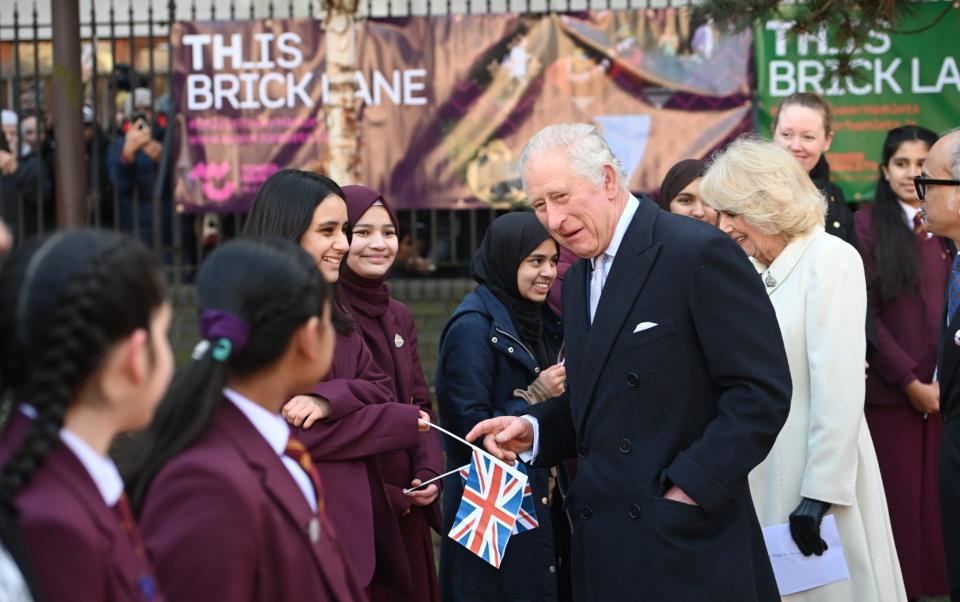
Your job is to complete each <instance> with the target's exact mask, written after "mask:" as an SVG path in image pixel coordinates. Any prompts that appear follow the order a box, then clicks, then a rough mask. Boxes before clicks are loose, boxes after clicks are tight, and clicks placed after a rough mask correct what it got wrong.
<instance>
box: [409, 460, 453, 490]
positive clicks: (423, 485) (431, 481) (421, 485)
mask: <svg viewBox="0 0 960 602" xmlns="http://www.w3.org/2000/svg"><path fill="white" fill-rule="evenodd" d="M467 466H469V464H467ZM462 469H463V466H461V467H460V468H454V469H453V470H450V471H447V472H445V473H443V474H442V475H440V476H438V477H433V478H432V479H428V480H426V481H424V482H423V483H420V484H419V485H417V486H416V487H411V488H410V489H404V490H403V492H404V493H410V492H411V491H416V490H417V489H420V488H421V487H426V486H427V485H429V484H430V483H433V482H434V481H439V480H440V479H442V478H443V477H449V476H450V475H452V474H453V473H455V472H459V471H460V470H462Z"/></svg>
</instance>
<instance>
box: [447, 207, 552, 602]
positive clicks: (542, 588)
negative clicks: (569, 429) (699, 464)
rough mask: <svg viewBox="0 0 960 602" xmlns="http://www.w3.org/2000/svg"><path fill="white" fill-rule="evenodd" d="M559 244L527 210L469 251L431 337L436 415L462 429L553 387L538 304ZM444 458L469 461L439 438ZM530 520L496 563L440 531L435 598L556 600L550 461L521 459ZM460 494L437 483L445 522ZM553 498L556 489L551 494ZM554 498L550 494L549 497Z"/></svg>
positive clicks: (456, 486)
mask: <svg viewBox="0 0 960 602" xmlns="http://www.w3.org/2000/svg"><path fill="white" fill-rule="evenodd" d="M558 254H559V248H558V246H557V243H556V241H555V240H553V239H552V238H551V237H550V235H549V234H548V233H547V231H546V230H545V229H544V228H543V226H542V225H540V222H539V221H538V220H537V218H536V217H535V216H534V215H533V214H532V213H509V214H507V215H504V216H501V217H499V218H497V220H495V221H494V222H493V224H492V225H491V226H490V229H489V230H488V231H487V234H486V236H485V237H484V239H483V242H482V243H481V245H480V248H479V249H477V251H476V253H474V256H473V262H472V265H471V272H472V274H473V277H474V279H475V280H476V281H477V282H478V283H479V286H478V287H477V289H476V290H475V291H474V292H472V293H470V294H468V295H467V296H466V297H464V299H463V302H462V303H461V304H460V306H459V307H458V308H457V309H456V310H455V311H454V313H453V316H452V317H451V318H450V321H449V322H448V323H447V325H446V327H445V328H444V331H443V334H442V335H441V337H440V357H439V360H438V364H437V377H436V381H435V382H436V389H437V402H438V406H439V409H440V416H441V419H442V422H443V425H444V426H445V427H446V428H447V429H449V430H450V431H452V432H454V433H456V434H458V435H460V436H463V435H464V434H466V433H467V432H468V431H469V430H470V429H471V427H473V425H475V424H476V423H477V422H479V421H481V420H484V419H486V418H492V417H494V416H504V415H518V414H522V413H524V412H526V411H527V406H528V405H529V404H531V403H539V402H540V401H543V400H545V399H548V398H551V397H554V396H557V395H561V394H563V391H564V381H565V379H566V372H565V369H564V367H563V365H562V362H559V361H558V359H559V357H558V356H559V354H560V352H561V344H560V332H561V330H560V324H559V320H558V319H557V317H556V316H555V315H554V314H553V313H552V312H551V311H550V309H549V307H548V306H547V304H546V299H547V293H548V292H549V290H550V285H552V284H553V281H554V280H555V278H556V273H557V269H556V266H557V258H558ZM444 447H445V451H446V452H447V468H448V469H453V468H457V467H459V466H463V465H464V464H467V463H469V462H470V449H469V448H467V447H466V446H464V445H462V444H460V443H457V442H456V441H453V440H452V439H449V438H446V439H445V440H444ZM527 473H528V475H529V477H530V484H531V486H532V489H533V500H534V503H535V509H536V514H537V520H538V522H539V527H538V528H535V529H532V530H529V531H524V532H521V533H517V534H514V535H513V536H512V537H511V538H510V541H509V545H508V546H507V550H506V553H505V555H504V557H503V562H502V564H501V565H500V568H499V570H498V569H496V568H494V567H493V566H491V565H489V564H487V563H486V562H485V561H484V560H482V559H481V558H479V557H477V556H475V555H474V554H473V553H472V552H470V551H469V550H467V549H466V548H464V547H462V546H461V545H460V544H458V543H457V542H456V541H454V540H452V539H450V538H448V537H445V538H444V539H443V541H442V543H441V545H440V590H441V597H442V598H443V599H444V600H461V599H466V598H470V599H482V600H530V601H554V600H558V599H559V597H558V586H557V578H558V571H559V570H560V569H561V567H560V566H559V563H558V558H557V555H556V553H555V545H554V534H553V521H552V520H551V507H550V505H551V501H553V496H552V495H551V489H552V487H551V485H552V479H551V471H550V469H533V468H528V469H527ZM462 496H463V485H462V483H461V480H460V477H459V476H455V477H451V478H448V480H447V481H446V483H445V484H444V488H443V516H444V527H445V531H444V532H448V531H449V530H450V528H451V527H452V524H453V521H454V519H455V517H456V514H457V507H458V506H459V504H460V500H461V498H462ZM556 497H557V498H559V496H556ZM556 501H557V502H558V503H559V500H556Z"/></svg>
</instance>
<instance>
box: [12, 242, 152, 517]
mask: <svg viewBox="0 0 960 602" xmlns="http://www.w3.org/2000/svg"><path fill="white" fill-rule="evenodd" d="M166 297H167V290H166V285H165V282H164V279H163V275H162V272H161V270H160V265H159V263H158V261H157V260H156V258H155V257H154V256H153V255H152V254H151V253H150V252H149V251H148V250H147V249H146V247H144V246H143V245H142V244H141V243H140V242H139V241H136V240H134V239H132V238H128V237H125V236H121V235H118V234H113V233H108V232H104V231H95V230H87V229H78V230H71V231H66V232H58V233H56V234H53V235H52V236H49V237H46V238H42V239H39V240H36V241H34V242H32V243H30V244H28V245H26V246H25V247H23V248H22V249H20V250H18V251H15V252H14V253H12V254H11V255H10V256H8V257H7V258H6V261H5V263H4V265H3V268H2V272H0V345H2V354H0V357H2V359H0V390H2V394H3V397H4V398H6V399H7V400H9V401H11V402H14V401H16V402H20V401H23V402H28V403H29V404H30V405H31V406H32V407H33V408H34V410H35V411H36V417H35V419H34V420H33V421H32V422H31V424H30V427H29V429H28V431H27V434H26V437H25V439H24V440H23V442H22V444H21V445H20V446H19V447H18V448H17V449H16V451H15V452H14V453H13V455H12V456H11V458H10V460H9V461H8V462H7V463H6V465H5V466H4V467H3V469H2V470H0V499H3V500H4V501H6V502H9V501H12V500H13V498H14V496H16V494H17V492H18V491H20V489H22V488H23V487H24V486H25V485H26V484H27V483H28V482H29V481H30V478H31V477H32V476H33V474H34V473H35V472H36V471H37V470H38V469H39V468H40V467H41V466H42V465H43V463H44V462H45V461H46V458H47V456H48V455H49V454H50V452H51V451H52V450H53V448H54V446H55V445H56V443H57V440H58V438H59V433H60V429H61V427H62V426H63V419H64V414H65V413H66V410H67V408H68V406H69V405H70V403H71V401H72V399H73V398H74V396H75V395H76V394H77V393H78V391H79V390H80V388H81V387H82V386H83V384H84V382H85V381H86V380H87V379H88V378H89V377H90V375H92V374H94V373H95V372H96V371H97V370H98V368H99V367H100V366H101V364H102V363H103V361H104V360H105V358H106V356H107V354H108V353H109V350H110V347H111V345H112V344H114V343H115V342H117V341H119V340H122V339H123V338H124V337H126V336H128V335H130V334H131V333H132V332H134V331H135V330H137V329H141V328H143V329H146V330H147V331H148V332H149V329H150V320H151V316H152V315H153V313H154V311H155V310H156V309H157V308H159V307H160V306H161V305H162V304H163V303H164V301H165V300H166Z"/></svg>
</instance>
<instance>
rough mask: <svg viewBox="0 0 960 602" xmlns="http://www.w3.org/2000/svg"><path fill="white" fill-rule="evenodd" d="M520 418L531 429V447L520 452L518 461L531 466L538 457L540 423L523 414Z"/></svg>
mask: <svg viewBox="0 0 960 602" xmlns="http://www.w3.org/2000/svg"><path fill="white" fill-rule="evenodd" d="M520 418H523V419H524V420H526V421H527V422H529V423H530V426H532V427H533V447H531V448H530V449H529V450H527V451H524V452H520V454H519V456H520V459H521V460H523V461H524V462H525V463H527V464H532V463H533V462H534V461H535V460H536V459H537V456H539V455H540V421H539V420H537V419H536V418H534V417H533V416H531V415H529V414H524V415H523V416H521V417H520Z"/></svg>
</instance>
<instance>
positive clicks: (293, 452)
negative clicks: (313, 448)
mask: <svg viewBox="0 0 960 602" xmlns="http://www.w3.org/2000/svg"><path fill="white" fill-rule="evenodd" d="M283 453H284V454H285V455H287V456H289V457H290V458H292V459H293V461H294V462H296V463H297V464H299V465H300V467H301V468H303V469H304V470H305V471H307V473H309V472H310V471H311V470H313V460H311V459H310V452H308V451H307V446H305V445H304V444H303V442H302V441H300V440H299V439H296V438H294V437H290V439H288V440H287V448H286V449H285V450H283Z"/></svg>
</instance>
